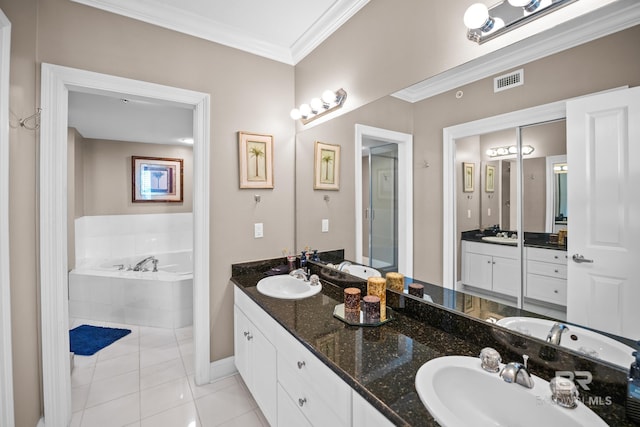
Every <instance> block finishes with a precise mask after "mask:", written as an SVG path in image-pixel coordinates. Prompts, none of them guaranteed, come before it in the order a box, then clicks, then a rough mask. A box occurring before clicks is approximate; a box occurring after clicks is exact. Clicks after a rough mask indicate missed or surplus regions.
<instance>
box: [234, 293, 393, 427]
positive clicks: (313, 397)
mask: <svg viewBox="0 0 640 427" xmlns="http://www.w3.org/2000/svg"><path fill="white" fill-rule="evenodd" d="M234 297H235V306H234V320H235V325H234V341H235V342H234V350H235V363H236V367H237V368H238V372H240V375H241V376H242V379H243V380H244V381H245V382H246V384H247V387H248V388H249V391H250V392H251V394H252V395H253V397H254V399H255V400H256V403H257V404H258V406H259V407H260V410H262V412H263V413H264V416H265V417H266V418H267V421H269V424H270V425H271V426H274V427H275V426H280V427H290V426H296V427H297V426H300V427H313V426H317V427H324V426H332V427H333V426H335V427H350V426H354V427H365V426H369V425H375V426H381V427H386V426H392V425H393V424H392V423H391V422H390V421H389V420H388V419H387V418H386V417H385V416H384V415H382V413H380V412H379V411H378V410H377V409H376V408H374V407H373V406H372V405H371V404H369V403H368V402H367V401H366V400H364V399H363V398H362V397H361V396H360V395H359V394H358V393H357V392H356V391H354V390H353V389H352V388H351V387H350V386H349V385H348V384H347V383H346V382H345V381H344V380H343V379H342V378H340V377H339V376H338V375H337V374H336V373H334V372H333V371H332V370H331V369H330V368H329V367H328V366H327V365H325V364H324V363H323V362H322V361H321V360H320V359H318V358H317V357H316V356H315V355H314V354H313V353H312V352H311V351H310V350H309V349H308V348H306V347H305V346H304V345H302V343H300V341H298V340H297V339H296V338H295V337H294V336H293V335H291V334H290V333H289V332H288V331H287V330H286V329H285V328H283V327H282V326H280V325H279V324H278V323H277V322H276V321H275V320H274V319H273V318H272V317H271V316H270V315H268V314H267V313H266V312H265V311H264V310H263V309H262V308H260V307H259V306H258V305H257V304H256V303H255V302H253V301H252V300H251V298H249V297H248V296H247V295H246V294H245V293H244V292H242V291H241V290H240V289H238V288H237V287H234ZM258 326H259V327H258ZM352 405H353V410H352Z"/></svg>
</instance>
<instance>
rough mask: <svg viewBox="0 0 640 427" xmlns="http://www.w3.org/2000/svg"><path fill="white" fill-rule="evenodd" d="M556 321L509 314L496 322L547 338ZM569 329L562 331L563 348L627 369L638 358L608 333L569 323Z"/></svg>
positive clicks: (512, 328) (515, 329) (543, 338)
mask: <svg viewBox="0 0 640 427" xmlns="http://www.w3.org/2000/svg"><path fill="white" fill-rule="evenodd" d="M554 323H556V322H555V321H553V320H546V319H536V318H534V317H505V318H502V319H500V320H498V322H497V323H496V324H497V325H500V326H504V327H505V328H508V329H511V330H513V331H516V332H520V333H521V334H523V335H530V336H532V337H534V338H538V339H541V340H543V341H546V339H547V335H548V334H549V331H550V330H551V327H552V326H553V325H554ZM567 326H568V328H569V329H568V330H567V331H565V332H563V333H562V336H561V339H560V347H565V348H568V349H570V350H573V351H576V352H578V353H583V354H585V355H587V356H590V357H595V358H596V359H601V360H604V361H606V362H609V363H613V364H615V365H618V366H622V367H624V368H625V369H627V368H628V367H629V366H630V365H631V363H632V362H633V361H634V360H635V358H634V357H633V356H632V355H631V353H633V352H634V351H635V350H634V349H633V348H631V347H629V346H626V345H624V344H622V343H621V342H619V341H616V340H614V339H612V338H609V337H607V336H605V335H601V334H599V333H597V332H593V331H590V330H588V329H583V328H580V327H578V326H573V325H567Z"/></svg>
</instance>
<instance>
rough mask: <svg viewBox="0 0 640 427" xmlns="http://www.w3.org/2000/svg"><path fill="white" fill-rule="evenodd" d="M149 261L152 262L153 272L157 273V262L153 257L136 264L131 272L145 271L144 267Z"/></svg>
mask: <svg viewBox="0 0 640 427" xmlns="http://www.w3.org/2000/svg"><path fill="white" fill-rule="evenodd" d="M150 261H151V262H153V271H158V260H157V259H156V257H154V256H153V255H152V256H150V257H147V258H145V259H143V260H142V261H140V262H139V263H137V264H136V266H135V267H133V271H145V269H144V267H145V265H147V263H149V262H150Z"/></svg>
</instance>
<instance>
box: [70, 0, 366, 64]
mask: <svg viewBox="0 0 640 427" xmlns="http://www.w3.org/2000/svg"><path fill="white" fill-rule="evenodd" d="M71 1H73V2H75V3H80V4H84V5H86V6H91V7H95V8H97V9H101V10H104V11H107V12H111V13H115V14H118V15H122V16H126V17H128V18H132V19H136V20H138V21H143V22H146V23H148V24H152V25H157V26H159V27H163V28H167V29H169V30H173V31H177V32H180V33H184V34H188V35H190V36H194V37H198V38H201V39H205V40H209V41H212V42H215V43H219V44H222V45H225V46H229V47H232V48H235V49H239V50H242V51H245V52H248V53H252V54H254V55H258V56H262V57H265V58H268V59H272V60H274V61H278V62H283V63H285V64H289V65H295V64H296V63H297V62H298V61H300V60H301V59H302V58H304V57H305V56H306V55H308V54H309V53H310V52H311V51H312V50H313V49H315V48H316V47H317V46H318V45H319V44H320V43H322V42H323V41H324V40H325V39H326V38H327V37H329V36H330V35H331V34H332V33H333V32H334V31H335V30H337V29H338V28H339V27H340V26H341V25H342V24H344V23H345V22H346V21H347V20H348V19H349V18H351V17H352V16H353V15H355V14H356V13H357V12H358V11H359V10H360V9H361V8H362V7H364V6H365V5H366V4H367V3H368V2H369V0H339V1H337V2H336V3H335V4H334V5H333V6H332V7H331V8H330V9H329V10H328V11H327V12H326V13H325V14H324V15H322V17H320V19H318V20H317V21H316V22H315V23H314V24H313V26H311V27H310V28H309V29H308V30H307V31H305V33H304V34H303V35H302V36H301V37H300V38H299V39H298V40H297V41H296V42H295V43H294V44H293V46H291V47H289V46H281V45H277V44H274V43H269V42H266V41H264V40H262V39H260V38H257V37H253V36H250V35H247V34H246V33H244V32H242V31H241V30H239V29H238V28H236V27H233V26H231V25H228V24H225V23H221V22H218V21H215V20H212V19H209V18H205V17H203V16H200V15H196V14H193V13H191V12H186V11H184V10H182V9H179V8H176V7H172V6H168V5H161V4H158V2H153V1H151V0H71Z"/></svg>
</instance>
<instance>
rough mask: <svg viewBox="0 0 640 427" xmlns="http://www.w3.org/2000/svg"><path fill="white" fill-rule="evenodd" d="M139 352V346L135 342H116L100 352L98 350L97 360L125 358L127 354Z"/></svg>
mask: <svg viewBox="0 0 640 427" xmlns="http://www.w3.org/2000/svg"><path fill="white" fill-rule="evenodd" d="M138 351H140V345H139V344H138V342H137V341H120V340H118V341H116V342H114V343H113V344H111V345H108V346H106V347H105V348H103V349H102V350H100V351H99V352H98V353H97V355H98V360H99V361H103V360H109V359H114V358H116V357H120V356H125V355H127V354H131V353H136V352H138Z"/></svg>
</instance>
